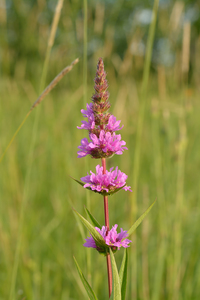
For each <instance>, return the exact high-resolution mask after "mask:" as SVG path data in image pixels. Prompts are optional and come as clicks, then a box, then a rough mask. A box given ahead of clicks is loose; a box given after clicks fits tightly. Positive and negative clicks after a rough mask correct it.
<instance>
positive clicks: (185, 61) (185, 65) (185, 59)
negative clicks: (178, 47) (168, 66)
mask: <svg viewBox="0 0 200 300" xmlns="http://www.w3.org/2000/svg"><path fill="white" fill-rule="evenodd" d="M190 32H191V25H190V23H189V22H186V23H185V24H184V26H183V52H182V72H183V73H184V74H185V75H186V76H187V74H188V71H189V62H190Z"/></svg>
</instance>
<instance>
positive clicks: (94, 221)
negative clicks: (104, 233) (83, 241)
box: [85, 207, 102, 228]
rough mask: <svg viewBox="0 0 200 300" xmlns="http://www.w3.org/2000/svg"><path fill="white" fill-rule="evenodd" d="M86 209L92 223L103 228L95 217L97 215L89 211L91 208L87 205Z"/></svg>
mask: <svg viewBox="0 0 200 300" xmlns="http://www.w3.org/2000/svg"><path fill="white" fill-rule="evenodd" d="M85 211H86V213H87V214H88V216H89V218H90V220H91V222H92V224H93V225H94V226H95V227H98V228H101V227H102V226H101V225H100V224H99V222H98V221H97V220H96V219H95V217H94V216H93V215H92V214H91V213H90V212H89V210H88V209H87V207H85Z"/></svg>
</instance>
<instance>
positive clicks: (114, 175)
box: [81, 165, 132, 193]
mask: <svg viewBox="0 0 200 300" xmlns="http://www.w3.org/2000/svg"><path fill="white" fill-rule="evenodd" d="M90 173H91V175H87V176H85V177H82V178H81V180H82V181H83V182H85V183H86V184H85V185H84V188H87V187H89V188H90V189H91V190H93V191H95V190H96V191H97V192H103V191H106V192H107V193H109V192H112V191H115V190H116V189H118V188H121V187H123V186H124V187H123V188H122V189H124V190H125V191H130V192H132V190H131V187H130V186H127V185H125V184H126V179H127V178H128V176H127V175H126V174H125V173H123V172H121V171H120V170H118V167H116V169H115V170H114V171H113V168H111V169H110V172H109V171H107V170H106V174H103V167H101V166H100V165H97V166H96V174H95V173H93V172H92V171H90Z"/></svg>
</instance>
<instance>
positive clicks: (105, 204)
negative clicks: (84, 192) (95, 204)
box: [101, 158, 112, 297]
mask: <svg viewBox="0 0 200 300" xmlns="http://www.w3.org/2000/svg"><path fill="white" fill-rule="evenodd" d="M101 162H102V166H103V174H106V159H105V158H102V159H101ZM104 216H105V226H106V228H107V232H108V231H109V228H110V226H109V211H108V196H104ZM106 260H107V271H108V290H109V297H110V296H111V293H112V268H111V260H110V254H108V255H107V256H106Z"/></svg>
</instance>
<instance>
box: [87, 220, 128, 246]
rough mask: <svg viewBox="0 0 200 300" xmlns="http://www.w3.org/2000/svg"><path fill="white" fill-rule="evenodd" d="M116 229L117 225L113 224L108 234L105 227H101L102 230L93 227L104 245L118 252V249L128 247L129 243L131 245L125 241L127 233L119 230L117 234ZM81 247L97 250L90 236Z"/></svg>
mask: <svg viewBox="0 0 200 300" xmlns="http://www.w3.org/2000/svg"><path fill="white" fill-rule="evenodd" d="M117 227H118V225H117V224H115V225H114V226H113V227H112V229H111V230H109V231H108V232H107V229H106V227H105V226H103V227H102V229H99V228H98V227H95V229H96V230H97V231H98V232H99V233H100V234H101V236H102V237H103V238H104V240H105V243H106V244H107V245H108V246H109V247H113V248H117V249H118V250H119V249H120V247H124V248H127V247H129V243H131V241H130V240H128V239H125V238H126V237H127V236H128V234H127V231H123V229H122V228H121V232H120V233H117ZM123 239H124V240H123ZM83 246H84V247H88V248H96V249H98V248H97V246H96V244H95V241H94V239H93V237H92V236H90V237H89V238H87V239H86V243H85V244H84V245H83Z"/></svg>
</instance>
